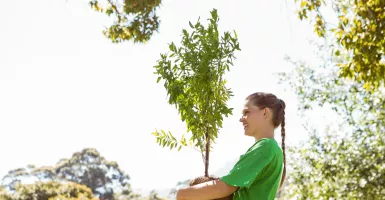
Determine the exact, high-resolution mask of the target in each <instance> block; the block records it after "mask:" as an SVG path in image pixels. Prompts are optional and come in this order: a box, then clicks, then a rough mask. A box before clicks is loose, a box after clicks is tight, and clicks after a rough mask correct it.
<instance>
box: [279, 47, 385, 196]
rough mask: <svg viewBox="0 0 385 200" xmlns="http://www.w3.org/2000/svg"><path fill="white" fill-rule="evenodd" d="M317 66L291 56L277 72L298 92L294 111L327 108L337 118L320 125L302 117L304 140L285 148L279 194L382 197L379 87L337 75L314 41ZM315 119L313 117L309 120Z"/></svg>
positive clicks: (383, 138) (384, 174)
mask: <svg viewBox="0 0 385 200" xmlns="http://www.w3.org/2000/svg"><path fill="white" fill-rule="evenodd" d="M315 49H318V53H319V54H318V58H319V59H320V61H321V62H320V63H321V64H320V65H308V64H307V63H305V62H302V61H292V60H290V59H288V61H289V62H291V63H292V64H293V65H294V66H295V70H293V71H291V72H289V73H281V74H280V78H281V83H285V84H287V83H288V84H289V86H290V89H291V90H293V91H294V92H295V93H296V95H297V96H298V100H299V113H301V114H302V116H304V117H306V116H309V115H308V114H309V113H314V112H316V111H317V110H316V108H323V109H324V110H327V109H328V108H331V109H330V112H329V114H330V115H331V114H337V116H338V117H339V119H338V120H335V122H334V123H332V124H329V125H328V126H327V127H326V128H325V130H320V129H319V127H315V126H314V124H311V123H309V121H313V122H314V119H310V120H308V121H305V123H304V126H305V128H306V129H307V130H308V132H309V136H310V138H309V140H306V141H304V142H303V143H301V144H300V145H297V146H294V147H291V148H290V153H289V154H288V155H289V156H290V157H289V159H288V162H289V164H288V168H289V172H290V173H289V176H288V177H289V178H288V185H287V187H286V188H285V195H286V197H285V198H284V199H320V200H322V199H376V200H380V199H385V187H384V185H385V157H384V152H385V135H384V133H385V112H384V110H385V87H384V84H382V85H379V86H375V87H374V86H372V88H370V89H369V90H368V89H365V84H366V83H365V81H364V80H361V81H352V80H349V79H344V78H341V77H339V76H338V73H339V72H338V68H337V67H336V66H335V65H336V64H335V63H336V60H335V58H332V59H330V56H329V54H326V55H325V54H324V52H330V51H331V50H330V48H329V47H325V46H316V47H315ZM315 123H316V122H315Z"/></svg>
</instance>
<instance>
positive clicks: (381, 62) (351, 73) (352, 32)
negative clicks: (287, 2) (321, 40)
mask: <svg viewBox="0 0 385 200" xmlns="http://www.w3.org/2000/svg"><path fill="white" fill-rule="evenodd" d="M294 1H295V2H297V4H298V6H299V10H298V17H299V18H300V19H301V20H305V19H309V20H310V21H311V23H312V24H313V25H314V32H315V33H317V34H318V36H320V37H327V35H328V33H331V34H333V36H334V37H333V39H334V40H333V41H332V44H333V45H332V47H333V50H334V51H332V54H333V55H334V56H341V57H342V55H341V51H342V52H347V53H346V54H345V55H344V56H343V59H341V60H340V62H338V65H337V66H338V68H339V69H340V71H339V75H340V76H341V77H347V78H350V79H352V80H355V81H357V82H360V83H363V86H364V87H366V88H367V89H370V87H379V86H381V85H382V84H383V83H384V82H385V1H384V0H354V1H352V0H330V1H327V2H326V1H324V0H294ZM326 6H328V7H331V8H333V10H334V12H335V14H336V15H337V17H338V19H337V21H338V24H337V25H334V24H331V23H328V22H327V21H326V20H325V18H324V17H323V14H322V9H323V8H325V7H326Z"/></svg>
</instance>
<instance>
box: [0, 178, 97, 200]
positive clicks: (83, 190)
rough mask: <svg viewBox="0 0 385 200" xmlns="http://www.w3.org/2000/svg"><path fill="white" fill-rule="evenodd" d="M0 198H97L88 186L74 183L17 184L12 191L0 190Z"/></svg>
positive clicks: (64, 199)
mask: <svg viewBox="0 0 385 200" xmlns="http://www.w3.org/2000/svg"><path fill="white" fill-rule="evenodd" d="M0 200H98V198H96V197H94V195H93V194H92V191H91V189H90V188H88V187H86V186H84V185H80V184H76V183H71V182H67V183H59V182H36V183H34V184H17V186H16V188H15V191H14V192H13V193H7V192H3V193H2V192H0Z"/></svg>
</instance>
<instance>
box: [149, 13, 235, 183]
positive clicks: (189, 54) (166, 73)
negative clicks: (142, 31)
mask: <svg viewBox="0 0 385 200" xmlns="http://www.w3.org/2000/svg"><path fill="white" fill-rule="evenodd" d="M208 21H209V23H208V26H207V28H206V27H205V26H203V25H202V24H201V23H200V22H199V20H198V22H197V23H196V24H194V25H193V24H192V23H191V22H189V25H190V28H191V29H192V30H191V32H188V31H187V30H185V29H183V30H182V40H181V46H180V47H177V46H176V45H175V44H174V43H171V44H170V45H169V50H170V52H169V53H165V54H161V55H160V56H161V59H160V60H158V62H157V65H156V66H154V68H155V69H156V72H155V74H157V75H158V76H159V77H158V79H157V82H159V81H161V80H163V81H164V87H165V88H166V90H167V94H168V103H169V104H171V105H175V107H176V108H177V109H178V111H179V114H180V116H181V120H182V121H183V122H186V125H187V132H190V131H191V133H192V137H191V138H190V139H189V141H187V140H186V139H185V137H184V136H183V137H182V139H180V140H179V141H178V140H177V139H176V138H175V137H174V136H173V135H172V134H171V133H170V132H169V133H166V132H165V131H163V130H162V131H160V132H158V131H156V132H154V133H153V134H154V135H155V136H156V138H157V143H159V144H160V145H162V146H163V147H165V146H167V147H170V149H173V148H175V147H179V150H180V148H181V147H182V146H188V145H191V146H194V147H197V148H199V151H200V152H202V157H203V160H204V161H205V175H206V176H207V175H208V162H209V151H210V148H211V144H210V141H211V142H215V139H216V138H217V137H218V132H219V128H221V127H222V121H223V117H224V116H228V115H230V114H232V108H228V107H227V104H226V102H227V101H228V100H229V98H230V97H231V96H232V92H231V90H230V89H228V88H226V86H225V84H226V80H225V79H224V78H223V76H224V74H225V72H226V71H229V70H230V66H232V65H233V60H234V59H235V56H234V52H235V51H237V50H240V48H239V43H238V39H237V35H236V33H235V31H234V34H231V33H230V32H224V34H223V35H222V36H221V35H220V33H219V31H218V21H219V17H218V14H217V10H216V9H213V10H212V11H211V18H210V19H208ZM188 142H189V143H188ZM203 152H205V154H203Z"/></svg>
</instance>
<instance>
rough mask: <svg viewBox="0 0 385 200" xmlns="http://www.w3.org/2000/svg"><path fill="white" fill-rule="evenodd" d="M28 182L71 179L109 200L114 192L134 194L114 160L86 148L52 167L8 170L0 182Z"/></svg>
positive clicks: (10, 184)
mask: <svg viewBox="0 0 385 200" xmlns="http://www.w3.org/2000/svg"><path fill="white" fill-rule="evenodd" d="M27 178H28V179H29V180H32V181H42V182H46V181H59V182H63V181H64V182H74V183H78V184H81V185H85V186H87V187H89V188H90V189H91V190H92V192H93V194H94V195H95V196H97V197H98V198H100V200H112V199H114V194H124V195H125V196H126V197H128V196H130V197H132V198H134V197H135V194H134V193H133V192H132V190H131V187H130V185H129V180H130V177H129V176H128V175H127V174H126V173H125V172H124V171H123V170H121V169H120V168H119V166H118V164H117V163H116V162H111V161H107V160H106V159H105V158H104V157H102V156H101V155H100V154H99V152H98V151H97V150H96V149H93V148H86V149H83V150H82V151H80V152H76V153H74V154H73V155H72V157H71V158H69V159H61V160H60V161H59V162H58V163H57V164H56V165H55V166H53V167H40V168H36V167H35V166H33V165H29V166H27V167H26V168H20V169H16V170H11V171H10V172H9V173H8V174H7V175H6V176H4V178H3V179H2V185H3V186H4V187H6V188H8V189H9V190H15V187H16V185H17V184H18V183H23V181H24V180H26V179H27Z"/></svg>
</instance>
